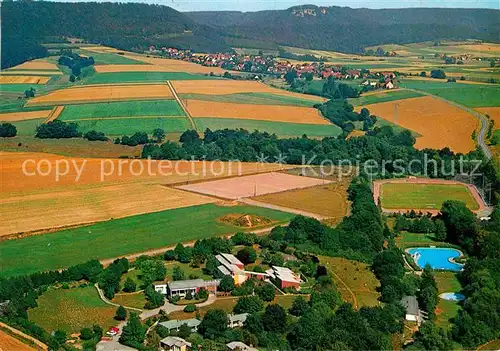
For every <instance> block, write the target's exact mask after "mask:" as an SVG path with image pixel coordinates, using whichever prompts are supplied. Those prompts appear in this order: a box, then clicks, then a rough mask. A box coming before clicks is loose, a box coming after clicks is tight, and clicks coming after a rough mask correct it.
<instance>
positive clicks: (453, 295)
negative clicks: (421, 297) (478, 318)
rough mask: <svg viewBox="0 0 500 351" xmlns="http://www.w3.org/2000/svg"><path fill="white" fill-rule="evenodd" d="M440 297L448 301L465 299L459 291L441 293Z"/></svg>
mask: <svg viewBox="0 0 500 351" xmlns="http://www.w3.org/2000/svg"><path fill="white" fill-rule="evenodd" d="M439 297H440V298H442V299H443V300H448V301H462V300H465V296H464V295H463V294H460V293H453V292H451V293H442V294H441V295H439Z"/></svg>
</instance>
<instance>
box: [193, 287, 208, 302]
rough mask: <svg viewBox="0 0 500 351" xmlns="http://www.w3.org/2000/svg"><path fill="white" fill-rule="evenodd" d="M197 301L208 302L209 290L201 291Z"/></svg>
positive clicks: (196, 297) (198, 293)
mask: <svg viewBox="0 0 500 351" xmlns="http://www.w3.org/2000/svg"><path fill="white" fill-rule="evenodd" d="M195 299H196V300H206V299H208V291H207V289H200V290H198V292H197V293H196V295H195Z"/></svg>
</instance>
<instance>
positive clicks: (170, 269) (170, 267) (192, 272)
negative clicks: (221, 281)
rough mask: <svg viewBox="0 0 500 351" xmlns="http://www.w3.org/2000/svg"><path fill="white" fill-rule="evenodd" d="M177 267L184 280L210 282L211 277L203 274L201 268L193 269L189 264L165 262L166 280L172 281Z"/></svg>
mask: <svg viewBox="0 0 500 351" xmlns="http://www.w3.org/2000/svg"><path fill="white" fill-rule="evenodd" d="M175 267H179V268H180V269H181V270H182V271H183V272H184V276H185V277H186V279H197V278H195V277H198V278H201V279H204V280H211V279H213V277H212V276H211V275H207V274H204V273H203V271H202V269H201V267H200V268H195V267H191V265H190V264H189V263H181V262H166V263H165V268H167V280H168V281H173V280H174V278H173V274H174V268H175Z"/></svg>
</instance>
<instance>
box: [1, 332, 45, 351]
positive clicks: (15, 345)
mask: <svg viewBox="0 0 500 351" xmlns="http://www.w3.org/2000/svg"><path fill="white" fill-rule="evenodd" d="M0 350H1V351H4V350H5V351H36V349H35V348H33V347H31V346H28V345H26V344H25V343H23V342H22V341H20V340H18V339H16V338H14V337H13V336H10V335H9V334H7V333H6V332H4V331H2V330H0Z"/></svg>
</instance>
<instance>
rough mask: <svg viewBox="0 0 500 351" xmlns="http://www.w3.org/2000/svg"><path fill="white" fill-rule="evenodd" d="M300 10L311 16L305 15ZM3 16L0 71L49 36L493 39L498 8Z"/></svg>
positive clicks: (212, 46)
mask: <svg viewBox="0 0 500 351" xmlns="http://www.w3.org/2000/svg"><path fill="white" fill-rule="evenodd" d="M304 9H306V10H307V11H308V13H314V14H315V15H314V16H313V15H309V14H304ZM323 12H324V13H323ZM301 14H302V15H301ZM2 15H3V16H2V20H3V21H2V31H3V33H2V34H3V35H2V49H3V53H4V54H3V55H2V68H6V67H10V66H13V65H15V64H18V63H20V62H23V61H26V60H28V59H32V58H37V57H42V56H44V55H46V54H47V51H46V50H45V49H44V48H43V47H42V46H41V45H40V44H41V43H43V42H45V41H48V40H47V38H48V37H51V38H54V37H72V38H82V39H85V40H87V41H89V42H92V43H100V44H104V45H109V46H113V47H116V48H119V49H123V50H144V49H146V48H148V46H149V45H157V46H163V45H166V46H174V47H178V48H182V49H192V50H194V51H199V52H215V51H228V50H231V47H258V48H274V49H279V45H290V46H298V47H304V48H314V49H325V50H336V51H343V52H358V53H359V52H361V51H362V50H363V47H365V46H370V45H377V44H384V43H409V42H418V41H426V40H437V39H468V38H476V39H483V40H489V41H498V32H499V24H498V11H495V10H480V9H395V10H369V9H351V8H348V7H327V8H318V7H316V6H304V7H295V8H290V9H287V10H278V11H260V12H248V13H241V12H191V13H186V14H184V13H181V12H178V11H176V10H174V9H172V8H170V7H168V6H161V5H147V4H137V3H95V2H94V3H90V2H88V3H85V2H82V3H59V2H42V1H8V2H3V3H2ZM305 33H307V34H305Z"/></svg>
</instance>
